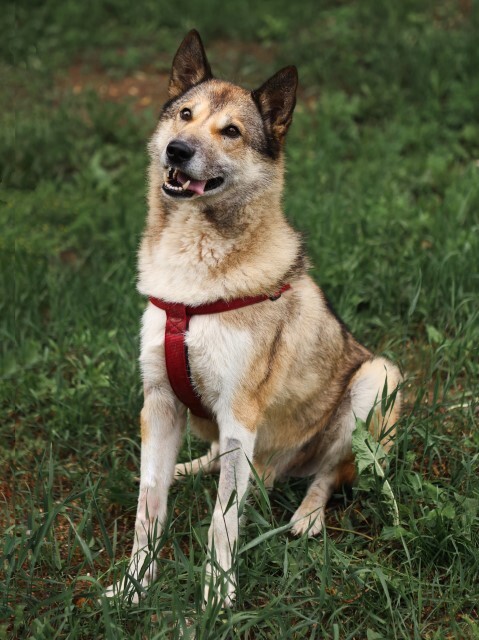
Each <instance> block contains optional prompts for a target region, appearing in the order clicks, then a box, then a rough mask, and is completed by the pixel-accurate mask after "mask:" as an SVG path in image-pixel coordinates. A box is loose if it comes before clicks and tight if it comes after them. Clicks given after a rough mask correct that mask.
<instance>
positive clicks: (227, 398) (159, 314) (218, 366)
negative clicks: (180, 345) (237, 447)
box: [140, 304, 254, 414]
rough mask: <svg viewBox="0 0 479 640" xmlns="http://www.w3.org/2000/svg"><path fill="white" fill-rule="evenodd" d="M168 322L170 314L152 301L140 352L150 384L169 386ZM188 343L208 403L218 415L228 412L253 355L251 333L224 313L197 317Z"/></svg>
mask: <svg viewBox="0 0 479 640" xmlns="http://www.w3.org/2000/svg"><path fill="white" fill-rule="evenodd" d="M225 313H229V312H225ZM165 324H166V313H165V312H164V311H162V310H161V309H158V308H157V307H155V306H154V305H152V304H149V305H148V306H147V308H146V310H145V313H144V314H143V322H142V332H141V355H140V364H141V370H142V375H143V381H144V383H145V384H146V385H147V386H158V385H168V386H169V382H168V376H167V375H166V366H165V355H164V341H165ZM185 342H186V345H187V347H188V357H189V362H190V369H191V372H192V377H193V379H194V380H195V381H198V383H199V384H200V386H201V390H202V392H203V401H204V403H205V404H206V406H207V407H209V408H211V409H212V410H213V411H214V412H215V413H217V414H220V413H222V412H224V411H226V410H227V409H228V408H229V407H231V404H232V402H233V399H234V396H235V392H236V390H237V389H238V386H239V385H240V384H241V381H242V379H243V376H244V375H245V372H246V370H247V367H248V363H249V362H250V361H251V358H252V357H253V348H254V345H253V338H252V335H251V333H250V332H249V331H248V330H246V329H238V328H235V327H233V326H231V324H230V323H225V322H223V321H222V318H221V314H213V315H207V316H194V317H193V318H191V320H190V325H189V330H188V332H187V334H186V339H185Z"/></svg>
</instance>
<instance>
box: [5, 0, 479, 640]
mask: <svg viewBox="0 0 479 640" xmlns="http://www.w3.org/2000/svg"><path fill="white" fill-rule="evenodd" d="M203 4H204V7H202V9H201V11H200V10H199V9H198V8H195V6H194V5H193V3H188V2H186V4H185V3H183V5H182V7H181V10H179V8H178V7H175V6H172V5H171V3H166V2H163V1H160V2H150V1H142V2H140V3H136V4H133V5H132V4H131V3H127V2H126V1H117V2H115V3H106V2H97V3H94V4H91V3H73V2H69V1H68V2H63V3H57V2H53V1H50V2H48V1H47V2H31V3H29V4H28V7H27V6H26V5H23V4H22V3H17V5H16V6H15V7H14V8H13V9H12V10H11V13H7V14H6V16H5V17H6V20H5V23H6V24H10V25H15V33H14V36H15V37H14V38H10V39H9V38H7V37H4V38H1V39H0V42H1V51H2V55H3V62H2V63H1V65H2V66H1V69H2V77H3V78H4V79H5V83H4V85H5V86H4V90H3V91H2V96H1V97H0V106H1V107H2V108H1V109H0V113H1V116H0V118H1V123H2V126H1V136H2V144H1V145H0V166H1V174H2V192H1V196H0V200H1V205H2V207H1V210H0V215H1V216H2V223H3V224H2V229H3V231H2V236H1V238H0V246H1V249H2V251H1V260H2V278H3V295H2V296H1V297H0V306H1V317H2V324H1V331H2V341H1V345H2V347H1V348H2V355H3V358H2V361H3V379H2V390H1V401H2V407H3V409H2V412H3V420H2V425H1V435H2V438H1V440H0V447H1V452H0V455H1V459H2V460H4V472H3V474H2V496H3V509H2V516H1V518H2V525H3V527H2V528H3V530H4V535H3V541H2V545H3V549H2V565H1V566H2V572H3V576H2V582H1V587H0V589H1V591H0V595H1V611H2V614H1V616H0V618H1V619H3V620H4V621H3V622H0V638H2V637H4V638H35V640H41V639H45V640H51V639H52V638H68V639H77V638H78V639H80V638H85V639H90V638H106V639H115V640H117V639H121V638H138V639H140V638H155V639H159V638H175V637H181V636H180V631H181V629H183V630H184V633H185V634H186V635H187V634H188V633H190V634H191V632H192V630H193V629H195V630H196V637H198V638H218V639H219V638H245V639H246V638H248V639H253V638H254V639H260V638H273V637H276V638H288V639H289V638H290V639H296V638H298V639H299V638H332V639H339V640H345V639H353V638H354V639H362V638H367V639H368V640H377V639H380V638H386V639H389V638H394V639H396V638H397V639H400V638H404V639H409V638H414V639H422V638H428V639H442V638H467V639H477V638H478V637H479V610H478V607H477V602H478V601H479V580H478V576H479V514H478V508H479V479H478V474H477V468H478V462H479V435H478V431H477V417H478V397H479V375H478V374H479V358H478V346H477V345H478V344H479V317H478V316H479V311H478V309H479V305H478V300H479V294H478V291H479V281H478V272H479V269H478V257H477V256H478V255H479V167H478V160H479V124H478V123H479V83H478V82H477V68H478V67H479V49H478V48H477V45H476V43H477V40H478V38H479V15H478V14H479V10H478V5H477V2H474V1H473V2H461V3H453V2H446V1H445V0H444V1H442V2H435V3H433V2H417V1H412V0H407V1H405V2H401V3H383V4H382V5H378V4H377V3H374V2H373V1H372V0H366V1H364V2H361V3H353V2H349V1H346V2H333V1H332V0H329V1H328V2H324V3H322V4H321V5H320V6H319V7H318V5H317V3H313V2H304V3H302V4H301V7H299V6H296V5H294V4H291V3H286V2H285V1H284V0H277V1H275V2H273V0H265V2H263V3H254V4H253V3H249V2H245V3H241V4H238V5H233V4H231V5H230V4H227V3H219V2H218V1H217V0H207V1H205V3H203ZM193 26H195V27H197V28H198V29H199V30H200V32H201V33H202V34H203V36H204V38H205V40H206V43H207V48H208V50H209V52H211V60H212V63H213V65H214V68H215V69H217V70H219V75H223V76H224V77H229V78H231V77H233V78H238V79H242V80H243V81H244V82H245V83H248V82H250V84H256V83H259V82H260V81H261V80H262V79H264V78H265V77H267V75H268V74H269V73H272V72H273V71H274V70H275V69H276V68H277V67H279V66H280V65H282V64H288V63H296V64H297V65H298V67H299V71H300V77H301V94H300V97H299V102H298V107H297V112H296V117H295V121H294V126H293V127H292V130H291V132H290V136H289V143H288V150H287V156H288V174H287V188H286V194H285V209H286V211H287V213H288V216H289V218H290V220H291V221H292V223H293V224H294V225H295V226H296V227H297V228H300V229H301V230H302V231H303V232H304V233H305V235H306V238H307V244H308V248H309V252H310V255H311V258H312V261H313V263H314V265H315V266H314V268H313V275H314V276H315V278H316V279H317V280H318V281H319V282H320V283H321V285H322V286H323V288H324V289H325V290H326V292H327V293H328V294H329V296H330V297H331V299H332V300H333V302H334V304H335V307H336V308H337V310H338V311H339V313H340V314H341V315H342V317H343V318H344V319H345V320H346V322H347V323H348V324H349V326H350V327H351V329H352V330H353V332H354V333H355V334H356V335H357V336H358V338H360V339H361V340H362V341H363V342H365V343H366V344H367V345H369V346H370V347H371V348H373V349H375V350H376V351H377V352H380V353H384V354H386V355H388V356H390V357H391V358H393V359H394V360H396V361H398V362H399V363H400V364H401V366H402V368H403V369H404V371H405V372H406V374H407V384H406V387H405V392H406V401H407V402H406V406H405V411H404V415H403V417H402V419H401V423H400V425H399V430H398V431H399V434H398V441H397V445H396V446H395V448H394V449H393V450H392V455H391V456H390V460H389V462H388V465H387V468H386V477H387V480H388V482H389V484H390V486H391V489H392V491H393V494H394V497H395V500H396V502H397V505H398V508H399V517H400V522H401V526H400V528H394V527H392V526H391V513H390V509H389V505H388V504H387V502H385V501H384V500H383V498H382V489H383V486H382V484H381V481H380V479H379V478H377V477H376V476H375V475H374V474H373V473H372V472H367V471H366V472H364V474H362V475H361V477H360V480H359V482H358V484H357V486H356V487H354V489H353V494H352V496H346V495H342V494H341V495H337V496H336V497H335V499H334V500H333V501H332V503H331V506H330V508H329V509H328V527H327V530H326V532H325V534H324V536H323V537H322V539H319V540H306V539H293V538H291V537H290V536H289V535H288V533H287V531H285V530H284V525H286V524H287V522H288V521H289V518H290V517H291V515H292V513H293V512H294V510H295V509H296V507H297V505H298V504H299V501H300V499H301V496H302V494H303V493H304V490H305V487H306V484H305V482H303V481H291V482H287V483H283V484H281V485H278V486H277V487H276V489H275V490H274V491H273V493H272V494H271V495H270V496H269V497H267V496H265V495H263V494H261V493H259V494H258V495H255V496H252V497H251V499H250V501H249V503H248V504H247V505H246V511H247V518H246V523H245V526H244V531H243V535H242V538H241V545H242V546H241V550H240V555H239V565H238V572H239V584H240V590H239V594H238V603H237V606H236V607H235V608H234V609H233V610H231V611H226V612H223V613H220V612H218V611H214V610H211V609H208V610H207V611H205V612H201V584H202V580H204V576H203V569H204V562H203V561H204V546H205V541H206V533H207V529H208V525H209V520H210V517H211V511H212V505H213V501H214V496H215V483H216V480H215V479H214V478H204V479H203V478H201V479H200V478H188V479H185V481H184V482H182V483H181V484H180V483H179V484H177V485H176V486H175V487H174V488H173V490H172V492H171V499H170V506H169V519H170V527H169V528H168V530H167V532H166V533H165V534H164V536H163V537H162V539H161V541H160V545H159V554H160V556H161V571H160V577H159V580H158V581H157V582H156V583H155V584H154V585H153V587H152V588H151V589H150V591H149V593H148V595H147V597H146V598H145V600H143V601H142V603H141V605H140V606H138V607H135V606H128V605H127V604H125V603H123V604H122V603H110V602H107V601H106V600H104V599H102V598H101V593H102V588H103V587H104V586H106V585H107V584H109V583H110V582H111V581H112V579H113V577H114V576H115V575H118V574H119V573H121V572H122V571H124V570H125V563H124V560H123V559H124V558H125V555H126V554H127V553H128V551H129V547H130V543H131V537H132V527H133V522H134V513H135V507H136V497H137V488H138V485H137V475H138V471H139V433H138V431H139V430H138V417H137V416H138V413H139V410H140V408H141V402H142V399H141V388H140V381H139V373H138V367H137V364H136V361H137V354H138V321H139V317H140V314H141V312H142V309H143V307H144V300H143V299H141V297H140V296H139V295H138V294H137V293H136V291H135V261H136V249H137V246H138V240H139V235H140V233H141V230H142V226H143V221H144V217H145V177H144V176H145V168H146V154H145V142H146V140H147V137H148V135H149V134H150V132H151V131H152V129H153V127H154V125H155V118H156V114H157V112H158V110H159V107H160V105H159V104H156V103H155V102H154V101H151V103H148V101H146V102H144V103H143V104H146V105H147V106H145V107H144V108H143V107H142V105H141V104H140V102H139V97H137V96H135V94H134V93H133V94H130V93H128V92H125V93H126V95H124V94H123V93H122V92H121V91H120V92H119V94H117V95H116V96H113V97H112V99H109V100H106V99H104V97H103V95H101V96H100V97H99V88H98V87H99V85H101V83H110V85H109V86H113V87H116V88H118V87H119V88H120V89H121V88H122V87H124V86H129V87H130V86H131V85H132V84H134V83H137V84H139V83H140V80H141V78H144V77H147V78H148V79H150V80H149V81H150V84H148V85H146V88H145V87H143V88H142V89H141V91H142V92H144V93H145V95H146V97H148V95H149V94H148V91H149V90H150V89H151V91H152V92H154V91H156V89H155V88H154V83H155V82H156V77H157V76H158V83H159V84H161V83H162V82H163V84H164V80H165V77H164V73H165V71H166V70H167V65H168V64H169V61H170V59H171V57H172V54H173V52H174V50H175V48H176V46H177V44H178V42H179V41H180V39H181V37H182V36H183V34H184V32H185V31H186V30H187V29H189V28H191V27H193ZM254 43H259V44H254ZM138 71H141V72H142V73H143V74H144V76H138ZM135 74H137V75H135ZM79 78H80V81H79ZM152 79H155V80H154V82H153V80H152ZM141 81H143V80H141ZM122 83H123V84H122ZM124 83H129V84H128V85H126V84H124ZM77 85H78V86H79V87H80V90H78V89H77V88H76V87H77ZM89 87H90V88H89ZM142 95H143V94H142ZM140 97H141V96H140ZM143 97H145V96H143ZM12 105H13V106H14V108H13V109H12ZM12 159H14V160H15V161H14V162H12ZM12 258H13V262H12ZM12 264H13V270H12ZM203 450H204V445H203V444H201V443H199V442H197V441H196V440H194V439H193V438H190V437H188V439H187V442H186V443H185V446H184V448H183V450H182V452H181V456H182V459H187V458H188V457H189V456H190V455H194V454H196V453H198V452H199V451H203ZM272 530H275V533H274V534H273V535H271V533H270V532H271V531H272ZM188 625H190V626H188ZM183 637H185V636H183Z"/></svg>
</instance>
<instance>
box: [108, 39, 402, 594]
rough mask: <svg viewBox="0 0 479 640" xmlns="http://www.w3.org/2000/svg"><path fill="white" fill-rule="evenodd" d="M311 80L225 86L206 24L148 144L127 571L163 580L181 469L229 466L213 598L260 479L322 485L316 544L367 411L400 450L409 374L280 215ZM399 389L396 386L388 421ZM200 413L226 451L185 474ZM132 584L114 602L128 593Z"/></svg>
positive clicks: (203, 427)
mask: <svg viewBox="0 0 479 640" xmlns="http://www.w3.org/2000/svg"><path fill="white" fill-rule="evenodd" d="M297 84H298V75H297V71H296V68H295V67H293V66H290V67H286V68H284V69H282V70H280V71H278V72H277V73H276V74H275V75H274V76H272V77H271V78H270V79H269V80H267V81H266V82H265V83H264V84H263V85H261V86H260V87H259V88H258V89H256V90H254V91H248V90H246V89H243V88H241V87H239V86H236V85H234V84H231V83H229V82H225V81H223V80H218V79H216V78H214V77H213V75H212V72H211V68H210V65H209V63H208V60H207V57H206V54H205V50H204V47H203V44H202V42H201V39H200V36H199V34H198V33H197V32H196V31H194V30H193V31H191V32H190V33H189V34H188V35H187V36H186V38H185V39H184V40H183V42H182V44H181V45H180V47H179V49H178V51H177V53H176V55H175V58H174V61H173V65H172V70H171V76H170V82H169V98H170V99H169V100H168V102H167V103H166V104H165V105H164V107H163V110H162V112H161V115H160V118H159V123H158V126H157V128H156V130H155V132H154V134H153V136H152V138H151V141H150V143H149V153H150V156H151V163H150V167H149V196H148V203H149V213H148V218H147V224H146V230H145V232H144V235H143V238H142V242H141V247H140V250H139V280H138V289H139V291H140V293H142V294H144V295H145V296H148V297H149V303H148V304H147V307H146V310H145V312H144V315H143V321H142V330H141V356H140V363H141V371H142V377H143V385H144V406H143V409H142V412H141V479H140V491H139V500H138V510H137V517H136V525H135V538H134V544H133V551H132V556H131V561H130V564H129V568H128V574H130V575H131V576H132V577H133V578H134V580H132V581H131V583H132V584H134V585H135V586H136V588H138V585H141V588H142V589H145V588H146V587H147V586H148V585H149V584H150V583H151V581H152V580H154V578H155V575H156V571H157V566H156V561H155V560H152V556H153V555H154V554H153V553H152V549H153V547H152V544H153V542H154V539H156V537H157V536H158V535H159V534H160V532H161V531H162V527H163V526H164V523H165V521H166V514H167V495H168V490H169V487H170V485H171V483H172V482H173V480H174V479H175V478H181V477H182V476H184V475H185V474H188V473H198V472H200V471H201V472H202V473H209V472H216V471H219V474H220V475H219V484H218V495H217V500H216V505H215V508H214V512H213V514H212V520H211V526H210V529H209V534H208V559H207V566H206V574H207V576H208V580H207V583H208V584H207V586H206V589H205V593H204V598H205V601H208V599H211V598H217V599H218V601H219V602H220V603H221V605H223V606H229V605H231V604H232V602H233V600H234V598H235V592H236V588H237V585H236V580H235V576H234V570H233V569H234V560H235V551H236V549H237V544H238V535H239V515H240V514H239V510H240V505H241V504H242V501H243V499H244V497H245V495H246V493H247V489H248V485H249V481H250V477H251V476H252V475H254V476H255V477H256V478H259V479H261V480H262V482H264V484H265V486H266V487H271V486H272V485H273V483H274V482H275V480H276V479H278V478H285V477H288V476H299V477H311V478H312V481H311V484H310V486H309V489H308V490H307V492H306V495H305V497H304V499H303V501H302V503H301V504H300V506H299V507H298V509H297V510H296V512H295V513H294V515H293V517H292V521H291V522H292V525H291V531H292V533H293V534H295V535H302V534H307V535H308V536H314V535H317V534H318V533H319V532H320V531H321V529H322V527H323V526H324V521H325V506H326V503H327V502H328V499H329V498H330V496H331V494H332V493H333V491H334V490H335V489H336V488H338V487H340V486H341V485H342V484H344V483H351V482H352V481H353V480H354V477H355V474H356V471H355V465H354V456H353V453H352V448H351V440H352V432H353V430H354V428H355V425H356V419H357V418H360V419H362V420H366V419H367V418H368V416H369V425H370V426H369V429H370V431H371V432H372V434H373V436H374V437H375V438H376V439H377V440H378V441H381V443H382V445H383V446H384V447H385V449H386V450H387V449H389V447H390V446H391V444H392V442H393V438H394V433H395V427H394V424H395V423H396V421H397V419H398V417H399V408H400V390H399V386H400V382H401V375H400V372H399V370H398V368H397V367H396V366H395V365H394V364H393V363H391V362H390V361H388V360H387V359H385V358H383V357H375V356H373V355H372V353H371V352H370V351H369V350H368V349H367V348H366V347H364V346H362V345H361V344H360V343H358V342H357V341H356V340H355V338H354V337H353V336H352V334H351V333H350V332H349V331H348V329H347V328H346V326H345V325H344V324H343V323H342V322H341V320H340V319H339V318H338V317H337V316H336V314H335V313H334V311H333V309H332V307H331V305H330V303H329V302H328V300H327V298H326V297H325V295H324V293H323V292H322V291H321V289H320V288H319V287H318V286H317V285H316V284H315V282H313V280H312V279H311V278H310V276H309V275H308V268H309V265H308V260H307V257H306V256H305V252H304V245H303V242H302V239H301V236H300V234H298V233H297V232H296V231H295V230H293V229H292V227H291V226H290V225H289V224H288V222H287V220H286V218H285V216H284V214H283V211H282V207H281V199H282V191H283V177H284V155H283V150H284V142H285V137H286V133H287V131H288V128H289V126H290V124H291V121H292V117H293V110H294V107H295V102H296V89H297ZM175 314H176V315H175ZM178 323H179V324H178ZM182 323H183V324H182ZM172 354H173V355H172ZM168 359H169V360H168ZM178 376H179V377H178ZM384 390H386V393H387V396H389V397H390V396H391V395H392V394H394V395H395V403H389V405H390V406H388V408H387V411H386V412H385V415H383V414H382V412H381V406H380V405H381V398H384ZM195 403H196V404H195ZM187 406H188V407H189V409H190V411H189V419H190V425H191V429H192V430H193V431H194V432H195V433H196V434H198V435H199V436H200V437H201V438H203V439H204V440H206V441H208V442H209V443H211V446H210V450H209V452H208V454H206V455H205V456H202V457H200V458H198V459H197V460H193V461H191V462H188V463H186V464H180V465H176V466H175V462H176V458H177V454H178V451H179V448H180V446H181V443H182V439H183V436H184V433H185V429H186V422H187V413H188V409H187ZM127 582H128V577H127V578H125V579H124V580H123V581H122V582H120V583H117V584H116V585H112V586H111V587H110V588H109V589H108V595H115V594H116V593H119V592H120V591H123V592H124V590H126V589H127V587H128V584H127ZM130 586H131V585H130ZM136 597H137V594H134V598H136Z"/></svg>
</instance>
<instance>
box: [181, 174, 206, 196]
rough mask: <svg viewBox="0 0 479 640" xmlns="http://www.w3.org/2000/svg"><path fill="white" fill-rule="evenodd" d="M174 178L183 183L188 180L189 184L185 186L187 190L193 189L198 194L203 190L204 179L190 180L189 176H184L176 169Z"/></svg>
mask: <svg viewBox="0 0 479 640" xmlns="http://www.w3.org/2000/svg"><path fill="white" fill-rule="evenodd" d="M176 178H177V180H178V182H179V183H180V184H185V182H187V181H188V180H189V181H190V184H189V185H188V188H187V190H188V191H194V192H195V193H197V194H198V195H200V196H201V195H203V193H204V192H205V185H206V180H191V178H188V176H185V174H184V173H181V171H178V174H177V176H176Z"/></svg>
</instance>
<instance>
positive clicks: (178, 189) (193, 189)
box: [163, 167, 224, 198]
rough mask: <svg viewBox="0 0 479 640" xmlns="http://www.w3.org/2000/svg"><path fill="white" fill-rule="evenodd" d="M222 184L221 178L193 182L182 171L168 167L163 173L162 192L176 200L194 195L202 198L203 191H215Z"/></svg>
mask: <svg viewBox="0 0 479 640" xmlns="http://www.w3.org/2000/svg"><path fill="white" fill-rule="evenodd" d="M223 182H224V181H223V178H221V177H218V178H211V179H210V180H194V179H193V178H190V176H188V175H187V174H186V173H184V172H183V171H180V170H179V169H174V168H173V167H169V168H168V170H167V171H165V181H164V183H163V191H165V193H167V194H168V195H170V196H174V197H176V198H191V197H192V196H194V195H195V194H196V195H199V196H202V195H203V194H204V193H205V191H212V190H213V189H217V188H218V187H219V186H220V185H221V184H223Z"/></svg>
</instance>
